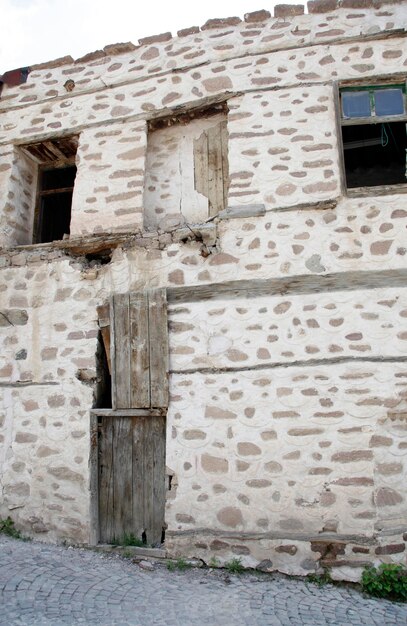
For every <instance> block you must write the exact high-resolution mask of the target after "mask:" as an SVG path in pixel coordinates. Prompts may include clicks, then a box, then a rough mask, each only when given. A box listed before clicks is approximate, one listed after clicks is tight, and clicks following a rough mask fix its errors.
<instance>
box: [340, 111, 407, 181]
mask: <svg viewBox="0 0 407 626" xmlns="http://www.w3.org/2000/svg"><path fill="white" fill-rule="evenodd" d="M342 140H343V148H344V161H345V174H346V185H347V187H348V188H355V187H377V186H382V185H399V184H403V183H404V184H405V183H406V182H407V178H406V149H407V133H406V123H405V122H390V123H382V124H380V123H377V124H361V125H352V126H342Z"/></svg>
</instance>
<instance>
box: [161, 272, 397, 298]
mask: <svg viewBox="0 0 407 626" xmlns="http://www.w3.org/2000/svg"><path fill="white" fill-rule="evenodd" d="M406 285H407V269H399V270H383V271H380V270H372V271H366V272H362V271H360V272H358V271H353V272H337V273H335V274H318V275H316V274H310V275H307V274H299V275H298V274H297V275H294V276H289V277H285V276H284V277H282V278H280V277H279V278H263V279H257V280H255V279H252V278H251V279H245V280H230V281H227V282H224V283H210V284H208V285H193V286H191V287H187V286H185V287H168V288H167V301H168V303H169V304H173V303H175V304H177V303H180V302H197V301H204V300H216V299H219V298H222V299H223V298H225V299H231V298H239V297H245V298H258V297H261V296H283V295H295V294H309V293H323V292H330V291H332V292H334V291H355V290H358V289H378V288H389V287H406Z"/></svg>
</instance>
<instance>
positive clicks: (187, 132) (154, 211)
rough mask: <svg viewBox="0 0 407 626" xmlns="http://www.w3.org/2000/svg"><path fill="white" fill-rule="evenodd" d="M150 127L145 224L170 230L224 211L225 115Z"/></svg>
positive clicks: (212, 113) (226, 178) (211, 113)
mask: <svg viewBox="0 0 407 626" xmlns="http://www.w3.org/2000/svg"><path fill="white" fill-rule="evenodd" d="M219 106H221V110H220V111H219V109H211V110H209V111H204V112H201V113H200V115H199V114H198V113H197V112H195V116H194V118H193V119H188V117H187V116H186V115H185V114H184V115H183V116H182V118H177V117H174V118H170V119H169V120H167V123H165V121H163V120H161V121H160V124H159V125H156V124H154V125H152V124H150V129H149V130H150V132H149V136H148V143H147V158H146V184H145V191H144V226H145V228H146V229H148V230H157V228H158V227H160V228H163V229H167V228H171V227H174V228H175V227H177V226H179V225H182V224H185V223H190V224H197V223H202V222H204V221H205V220H206V219H207V218H208V217H209V216H212V215H216V214H217V213H218V212H219V211H221V210H222V209H224V208H225V207H226V203H227V191H228V185H229V173H228V157H227V151H228V140H227V112H226V110H225V107H224V105H219Z"/></svg>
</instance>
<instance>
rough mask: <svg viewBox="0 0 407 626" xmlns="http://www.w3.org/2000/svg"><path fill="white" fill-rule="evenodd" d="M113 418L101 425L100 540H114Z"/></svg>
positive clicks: (99, 444) (107, 541)
mask: <svg viewBox="0 0 407 626" xmlns="http://www.w3.org/2000/svg"><path fill="white" fill-rule="evenodd" d="M113 421H114V420H113V419H112V418H110V417H107V418H103V419H102V423H101V425H100V430H99V437H98V446H99V480H98V483H99V540H100V541H101V543H111V542H112V541H113V535H114V528H113V516H112V511H113Z"/></svg>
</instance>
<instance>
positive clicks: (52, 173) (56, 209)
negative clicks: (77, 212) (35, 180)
mask: <svg viewBox="0 0 407 626" xmlns="http://www.w3.org/2000/svg"><path fill="white" fill-rule="evenodd" d="M75 176H76V167H75V166H74V165H72V166H69V167H59V168H51V169H43V170H42V172H41V173H40V187H39V207H38V214H37V225H36V228H35V233H36V236H35V241H36V243H47V242H50V241H56V240H60V239H63V238H64V235H69V233H70V223H71V205H72V193H73V187H74V181H75Z"/></svg>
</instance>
